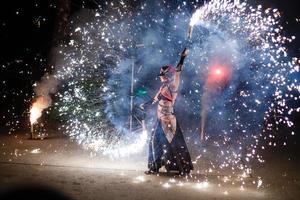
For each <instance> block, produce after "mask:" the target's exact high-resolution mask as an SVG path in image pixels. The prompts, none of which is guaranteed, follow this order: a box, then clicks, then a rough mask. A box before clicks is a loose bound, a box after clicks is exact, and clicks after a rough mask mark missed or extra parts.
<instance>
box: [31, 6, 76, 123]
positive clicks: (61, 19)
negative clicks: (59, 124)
mask: <svg viewBox="0 0 300 200" xmlns="http://www.w3.org/2000/svg"><path fill="white" fill-rule="evenodd" d="M70 6H71V0H59V1H58V8H57V16H56V25H55V27H54V33H53V40H52V43H53V46H52V48H51V50H50V54H49V61H48V65H49V66H52V68H53V69H54V71H53V72H52V74H48V73H46V74H45V75H44V76H43V77H42V78H41V81H40V82H38V83H37V85H36V87H35V88H34V92H35V95H36V97H35V99H34V102H33V104H32V106H31V110H30V123H31V124H33V123H35V122H36V121H37V120H38V119H39V118H40V117H41V116H42V112H43V111H44V110H45V109H47V108H49V107H50V106H51V104H52V98H51V95H53V94H55V93H56V92H57V87H58V85H59V80H58V78H57V77H56V76H55V74H56V73H57V70H58V68H59V67H60V66H61V65H60V63H59V62H60V61H63V58H61V55H60V49H61V48H59V46H60V45H61V44H63V43H64V41H65V40H66V38H67V33H68V31H67V27H68V26H67V25H68V23H69V22H68V19H69V16H70V12H71V9H70Z"/></svg>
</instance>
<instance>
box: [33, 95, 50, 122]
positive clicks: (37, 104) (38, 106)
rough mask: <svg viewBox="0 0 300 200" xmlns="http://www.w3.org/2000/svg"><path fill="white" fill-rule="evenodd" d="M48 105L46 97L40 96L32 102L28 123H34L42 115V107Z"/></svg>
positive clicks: (44, 107)
mask: <svg viewBox="0 0 300 200" xmlns="http://www.w3.org/2000/svg"><path fill="white" fill-rule="evenodd" d="M47 107H49V101H48V100H47V98H45V97H43V96H40V97H37V99H36V100H35V101H34V102H33V103H32V106H31V109H30V123H31V124H34V123H36V122H37V120H38V119H39V118H40V117H41V116H42V112H43V110H44V109H46V108H47Z"/></svg>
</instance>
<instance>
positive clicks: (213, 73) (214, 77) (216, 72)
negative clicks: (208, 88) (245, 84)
mask: <svg viewBox="0 0 300 200" xmlns="http://www.w3.org/2000/svg"><path fill="white" fill-rule="evenodd" d="M230 77H231V70H230V68H229V67H226V66H223V65H220V64H217V65H213V66H211V67H209V71H208V77H207V81H208V83H209V84H222V83H225V82H227V81H228V80H229V79H230Z"/></svg>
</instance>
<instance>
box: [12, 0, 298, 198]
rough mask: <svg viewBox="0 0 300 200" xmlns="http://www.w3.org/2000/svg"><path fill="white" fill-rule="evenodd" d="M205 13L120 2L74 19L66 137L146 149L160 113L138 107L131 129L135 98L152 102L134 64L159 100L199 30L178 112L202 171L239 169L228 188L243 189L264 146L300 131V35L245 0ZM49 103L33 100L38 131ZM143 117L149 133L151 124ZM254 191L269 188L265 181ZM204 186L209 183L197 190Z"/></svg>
mask: <svg viewBox="0 0 300 200" xmlns="http://www.w3.org/2000/svg"><path fill="white" fill-rule="evenodd" d="M193 6H197V5H195V4H193ZM198 7H199V9H197V10H196V11H195V13H194V14H193V15H192V17H190V14H191V11H190V9H189V8H188V6H186V2H184V3H182V5H179V6H176V7H174V6H173V7H172V6H171V4H170V3H169V2H168V1H163V2H162V3H159V4H157V3H156V2H154V3H152V1H149V2H147V3H140V4H139V5H138V6H137V7H134V8H132V5H127V4H126V3H124V2H123V1H120V2H116V3H114V4H111V3H107V4H106V7H105V8H103V7H101V6H100V7H99V8H98V10H97V11H90V10H88V11H86V10H83V11H81V12H80V13H79V14H78V15H77V16H74V18H73V19H72V22H71V23H70V27H68V28H70V29H71V31H70V40H69V43H68V44H64V45H62V46H60V47H58V48H57V51H58V57H57V66H55V68H54V69H53V70H54V72H53V77H54V79H55V80H58V81H59V83H60V85H59V87H58V92H57V93H56V94H55V95H56V99H58V100H57V101H56V102H55V103H54V107H53V109H52V110H57V111H58V113H59V117H60V120H61V122H62V124H63V125H62V127H61V129H60V130H64V132H65V133H66V134H67V135H68V136H70V137H71V138H72V139H74V140H75V141H77V142H78V143H79V144H80V145H82V147H84V148H86V149H90V150H93V151H96V152H99V153H102V154H105V155H108V156H111V157H114V158H119V157H124V156H130V155H132V154H136V153H140V152H142V151H143V150H145V149H146V148H145V144H146V143H147V137H148V133H149V132H150V129H151V127H152V125H153V123H154V122H155V119H154V117H153V116H155V107H153V108H150V109H149V110H148V111H147V112H148V113H147V115H146V116H144V113H141V111H140V110H138V109H134V120H135V122H134V129H133V131H132V132H130V131H129V128H128V127H129V124H128V123H129V116H130V114H131V113H130V112H131V111H130V109H129V108H130V103H129V102H130V97H131V95H134V102H135V105H134V107H135V108H138V105H140V104H141V103H144V102H145V101H147V100H149V97H147V96H146V95H145V96H146V97H145V96H138V95H135V94H130V86H131V85H130V83H131V69H132V65H133V64H134V66H135V71H134V75H135V76H134V77H135V79H134V81H133V82H134V88H135V89H136V88H139V87H144V88H147V95H149V96H153V94H154V93H155V92H156V91H157V89H158V88H159V83H158V80H157V79H155V77H156V75H157V73H158V72H159V68H160V67H161V66H162V65H164V64H168V63H172V64H174V65H175V64H176V62H177V61H178V53H179V52H180V51H181V50H182V49H183V48H184V47H185V46H186V45H187V44H186V42H187V41H186V29H187V28H189V40H190V41H189V43H188V45H189V55H188V58H187V60H186V63H185V66H184V70H183V73H182V84H181V88H180V91H179V96H180V98H179V99H178V101H180V103H178V104H176V112H177V113H178V119H179V123H180V125H181V127H182V129H183V131H184V134H185V136H186V137H187V143H188V144H189V147H190V149H191V151H194V152H196V153H197V154H198V156H197V159H196V160H195V161H194V165H195V166H197V165H198V164H199V163H200V164H201V162H202V159H203V160H204V159H207V160H209V162H208V165H207V166H205V168H204V169H201V170H203V171H201V172H200V171H198V172H196V173H198V174H200V173H205V174H210V173H216V174H222V172H223V171H226V172H228V171H229V172H230V173H229V174H228V173H227V175H228V176H226V177H224V178H223V179H222V184H223V183H232V184H233V183H237V182H239V183H243V182H244V181H245V179H246V178H247V177H249V176H251V173H252V169H251V162H252V161H257V162H259V163H263V162H264V159H263V158H262V156H261V155H259V152H260V150H263V149H265V146H264V145H266V144H269V145H271V146H279V145H278V144H276V143H274V142H273V141H272V140H273V139H274V138H275V134H274V132H276V129H277V126H278V125H280V124H283V125H286V127H288V128H291V135H294V134H295V132H294V131H292V128H293V125H294V123H293V121H292V120H291V119H290V116H291V115H292V114H293V113H294V112H299V111H300V108H299V107H297V106H296V105H297V102H298V101H299V92H300V85H299V60H298V58H291V57H290V56H289V55H288V49H287V45H288V44H289V43H292V42H293V40H294V39H295V36H291V37H287V36H285V35H284V34H283V32H284V30H283V27H282V26H281V25H280V20H281V18H280V17H281V16H280V11H279V10H278V9H275V8H267V9H265V8H263V6H261V5H255V6H254V5H250V3H247V2H246V1H243V2H242V1H241V2H240V1H237V0H211V1H209V2H208V3H205V4H204V5H202V6H201V5H199V6H198ZM192 32H193V36H191V35H192ZM216 63H217V65H216ZM51 80H52V79H51ZM55 80H54V81H53V84H54V85H55V84H58V82H56V81H55ZM211 81H212V82H213V84H212V85H210V83H211ZM212 86H213V87H212ZM215 86H216V87H215ZM46 91H47V93H51V94H54V92H53V91H56V90H53V91H52V92H48V91H50V90H46ZM48 95H49V94H48ZM46 96H47V94H46V95H45V96H38V97H37V101H36V102H33V105H32V108H31V110H30V122H31V124H33V123H35V122H36V121H37V120H38V118H39V117H41V114H42V112H43V110H44V109H46V108H47V107H48V106H49V104H47V105H45V104H43V103H41V104H40V103H39V102H40V100H41V102H43V98H45V97H46ZM147 98H148V99H147ZM47 100H48V99H47ZM48 102H51V101H48ZM181 105H184V106H181ZM202 111H205V112H203V113H204V114H203V115H201V116H199V113H201V112H202ZM9 112H13V110H10V111H9ZM181 115H182V116H181ZM142 118H145V121H146V125H147V127H146V126H142V125H141V120H142ZM204 118H205V120H203V119H204ZM193 119H195V120H193ZM199 120H203V123H204V122H205V133H206V135H205V137H206V139H207V143H208V145H209V146H208V148H209V151H208V150H206V148H204V147H202V146H201V145H199V143H198V142H197V141H199V136H198V132H199ZM18 123H19V122H18ZM147 130H148V132H147ZM191 144H192V145H191ZM284 145H287V144H286V143H284ZM194 155H195V154H194ZM239 175H240V176H239ZM235 176H238V180H235V178H234V177H235ZM137 180H139V181H140V182H142V178H137ZM171 184H172V182H169V183H165V184H164V186H163V187H169V186H170V185H171ZM176 184H178V185H179V186H182V185H183V183H181V182H180V183H176ZM253 184H254V185H256V186H257V188H260V187H262V179H261V178H259V179H258V180H257V181H254V182H253ZM200 186H201V187H202V186H203V182H201V183H198V184H197V185H196V186H195V187H200ZM209 186H210V185H209ZM239 186H240V185H239ZM241 188H243V189H244V188H245V187H244V186H243V185H242V187H241ZM224 194H225V195H228V192H227V191H225V192H224Z"/></svg>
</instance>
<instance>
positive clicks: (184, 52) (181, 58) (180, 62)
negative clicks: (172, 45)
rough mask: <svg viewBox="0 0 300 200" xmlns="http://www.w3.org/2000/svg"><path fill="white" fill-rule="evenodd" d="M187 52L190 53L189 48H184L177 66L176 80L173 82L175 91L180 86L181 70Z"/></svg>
mask: <svg viewBox="0 0 300 200" xmlns="http://www.w3.org/2000/svg"><path fill="white" fill-rule="evenodd" d="M187 54H188V50H187V48H184V50H183V51H182V53H181V56H180V60H179V62H178V64H177V66H176V73H175V77H174V81H173V83H172V87H173V90H175V91H177V90H178V88H179V84H180V74H181V71H182V68H183V62H184V59H185V57H186V56H187Z"/></svg>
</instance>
